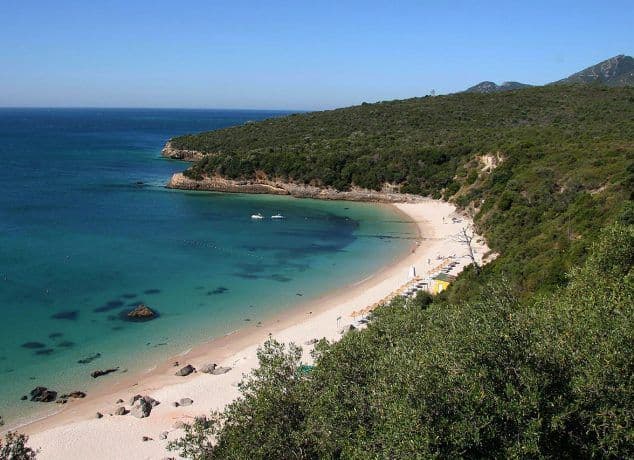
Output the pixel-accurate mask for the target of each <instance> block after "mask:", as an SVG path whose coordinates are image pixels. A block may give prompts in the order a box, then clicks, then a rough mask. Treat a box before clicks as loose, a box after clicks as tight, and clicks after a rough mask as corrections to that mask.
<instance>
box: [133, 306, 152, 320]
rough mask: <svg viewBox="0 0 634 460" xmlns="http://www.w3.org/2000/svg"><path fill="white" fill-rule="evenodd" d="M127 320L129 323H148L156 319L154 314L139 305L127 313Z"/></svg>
mask: <svg viewBox="0 0 634 460" xmlns="http://www.w3.org/2000/svg"><path fill="white" fill-rule="evenodd" d="M126 316H127V318H128V319H129V320H131V321H149V320H151V319H154V318H156V312H155V311H154V310H152V309H151V308H150V307H148V306H147V305H145V304H140V305H138V306H137V307H136V308H134V309H133V310H130V311H129V312H128V313H127V315H126Z"/></svg>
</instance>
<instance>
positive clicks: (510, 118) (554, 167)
mask: <svg viewBox="0 0 634 460" xmlns="http://www.w3.org/2000/svg"><path fill="white" fill-rule="evenodd" d="M633 120H634V88H599V87H587V86H578V87H575V86H570V87H568V86H549V87H539V88H528V89H523V90H518V91H509V92H504V93H495V94H467V93H460V94H454V95H450V96H440V97H426V98H414V99H408V100H403V101H390V102H382V103H378V104H363V105H361V106H357V107H350V108H345V109H339V110H332V111H326V112H315V113H309V114H302V115H293V116H289V117H283V118H276V119H270V120H266V121H263V122H259V123H249V124H246V125H243V126H240V127H235V128H229V129H223V130H219V131H213V132H209V133H203V134H198V135H191V136H183V137H178V138H175V139H173V140H172V144H173V145H174V146H175V147H177V148H182V149H193V150H199V151H202V152H207V153H211V154H210V155H207V156H206V157H205V158H204V159H203V160H202V161H200V162H198V163H197V164H195V165H193V166H192V167H191V168H190V169H189V170H188V171H187V172H186V174H187V175H189V176H190V177H193V178H200V177H202V176H203V175H209V174H221V175H223V176H226V177H229V178H240V179H242V178H254V177H255V175H256V172H264V173H266V174H267V175H268V176H269V177H276V178H280V179H283V180H288V181H296V182H300V183H312V184H319V185H322V186H329V187H335V188H337V189H348V188H349V187H350V186H351V185H353V184H354V185H357V186H360V187H365V188H372V189H380V188H381V187H382V185H383V184H384V183H385V182H389V183H395V184H400V185H401V191H402V192H408V193H416V194H421V195H429V196H433V197H436V198H439V197H441V196H442V197H444V198H445V199H448V200H451V201H454V202H456V203H457V204H458V205H459V206H460V207H463V208H468V209H470V210H471V212H473V214H474V216H475V221H476V223H477V225H478V226H479V230H480V231H482V232H483V233H484V235H485V236H486V237H487V239H488V240H489V242H490V246H491V247H492V249H493V250H495V251H497V252H499V253H501V254H502V257H501V258H500V259H499V260H498V261H497V262H496V263H494V264H492V265H491V266H490V267H488V268H487V270H485V273H484V278H483V279H484V280H486V279H488V278H489V277H490V276H491V275H492V274H500V273H502V274H504V275H505V276H506V277H507V278H508V279H509V281H510V282H512V283H513V284H515V285H516V286H517V288H518V289H521V290H522V291H529V292H531V291H535V290H539V289H550V288H551V287H552V286H554V285H558V284H560V283H562V282H564V281H565V273H566V271H568V270H569V269H570V268H572V267H573V266H574V265H575V264H578V263H579V262H580V261H581V260H583V257H584V255H585V252H586V249H587V247H588V244H589V242H590V241H591V240H592V238H593V237H594V236H595V235H596V233H597V231H598V230H599V228H601V227H602V225H603V224H604V223H605V222H607V221H608V220H609V219H610V218H611V217H613V216H614V214H615V213H616V212H618V210H619V209H620V208H621V207H622V205H623V202H624V200H626V199H629V198H631V197H630V194H631V189H632V187H633V183H634V182H633V181H634V179H633V177H634V166H632V164H633V162H634V121H633ZM483 155H491V156H493V157H495V158H499V159H500V164H499V166H497V168H495V169H494V170H492V171H484V170H483V164H482V162H481V161H479V160H478V157H481V156H483ZM518 229H521V232H518ZM468 276H469V274H468V273H467V274H466V275H465V276H464V277H463V278H468ZM468 284H469V286H468V290H473V289H474V288H475V287H476V286H474V284H473V283H468ZM464 285H465V283H462V282H459V283H457V285H456V289H454V290H453V291H451V292H450V295H454V296H456V295H460V297H461V298H462V297H464V291H465V290H466V289H467V288H466V287H465V286H464Z"/></svg>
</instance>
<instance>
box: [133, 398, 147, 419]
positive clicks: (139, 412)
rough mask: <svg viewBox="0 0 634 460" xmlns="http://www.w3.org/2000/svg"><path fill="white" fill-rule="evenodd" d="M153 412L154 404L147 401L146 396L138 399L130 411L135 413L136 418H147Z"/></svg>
mask: <svg viewBox="0 0 634 460" xmlns="http://www.w3.org/2000/svg"><path fill="white" fill-rule="evenodd" d="M151 412H152V404H150V403H149V402H148V401H146V399H145V398H140V399H137V400H136V401H135V402H134V404H133V405H132V408H131V409H130V413H131V414H132V415H134V416H135V417H136V418H145V417H149V416H150V413H151Z"/></svg>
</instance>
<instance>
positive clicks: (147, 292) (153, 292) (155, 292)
mask: <svg viewBox="0 0 634 460" xmlns="http://www.w3.org/2000/svg"><path fill="white" fill-rule="evenodd" d="M159 292H161V290H160V289H148V290H147V291H143V294H158V293H159Z"/></svg>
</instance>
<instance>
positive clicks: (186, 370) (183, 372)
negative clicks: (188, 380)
mask: <svg viewBox="0 0 634 460" xmlns="http://www.w3.org/2000/svg"><path fill="white" fill-rule="evenodd" d="M195 370H196V369H195V368H194V366H192V365H191V364H188V365H187V366H185V367H182V368H180V369H179V370H178V371H176V374H174V375H178V376H179V377H185V376H187V375H189V374H191V373H192V372H194V371H195Z"/></svg>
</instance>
